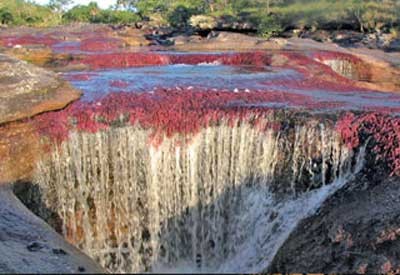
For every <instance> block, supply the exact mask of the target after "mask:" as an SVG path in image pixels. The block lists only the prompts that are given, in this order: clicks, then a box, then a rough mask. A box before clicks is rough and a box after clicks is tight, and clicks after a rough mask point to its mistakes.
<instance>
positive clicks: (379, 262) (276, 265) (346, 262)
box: [269, 177, 400, 274]
mask: <svg viewBox="0 0 400 275" xmlns="http://www.w3.org/2000/svg"><path fill="white" fill-rule="evenodd" d="M399 182H400V181H399V179H398V178H397V179H389V180H388V179H387V180H383V182H382V178H379V181H378V184H372V183H371V181H368V180H367V179H366V178H365V177H363V178H358V179H357V180H355V181H354V182H352V183H350V184H349V187H348V188H345V189H343V190H341V191H339V192H338V193H337V194H336V195H335V196H334V197H332V198H331V199H329V200H328V201H327V202H326V203H325V204H324V205H323V206H322V208H321V210H320V211H319V212H318V213H317V214H316V215H314V216H312V217H309V218H307V219H305V220H304V221H302V222H301V223H300V224H299V226H298V227H297V229H296V230H295V231H293V232H292V234H291V235H290V237H289V239H288V240H287V241H286V242H285V244H284V245H283V246H282V247H281V249H280V250H279V252H278V254H277V256H276V257H275V259H274V261H273V263H272V265H271V267H270V270H269V271H270V272H276V271H279V272H283V273H293V272H296V273H307V272H310V273H313V272H316V273H325V274H333V273H351V274H374V273H385V274H388V273H393V274H397V273H398V272H399V271H400V261H399V251H400V215H399V213H400V200H399V198H400V191H399V188H398V186H399Z"/></svg>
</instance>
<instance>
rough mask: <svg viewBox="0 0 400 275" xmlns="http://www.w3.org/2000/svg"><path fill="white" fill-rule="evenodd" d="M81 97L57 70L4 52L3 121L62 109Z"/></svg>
mask: <svg viewBox="0 0 400 275" xmlns="http://www.w3.org/2000/svg"><path fill="white" fill-rule="evenodd" d="M79 97H80V92H78V91H76V90H75V89H73V88H71V87H70V86H69V85H68V84H67V83H66V82H65V81H62V80H61V79H59V78H58V77H57V75H56V74H55V73H52V72H49V71H46V70H44V69H41V68H37V67H35V66H33V65H31V64H28V63H26V62H23V61H19V60H17V59H15V58H12V57H9V56H6V55H4V54H0V124H2V123H5V122H10V121H15V120H19V119H23V118H26V117H32V116H34V115H36V114H39V113H42V112H45V111H51V110H57V109H61V108H63V107H65V106H66V105H67V104H68V103H70V102H71V101H74V100H76V99H78V98H79Z"/></svg>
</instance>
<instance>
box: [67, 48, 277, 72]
mask: <svg viewBox="0 0 400 275" xmlns="http://www.w3.org/2000/svg"><path fill="white" fill-rule="evenodd" d="M270 60H271V54H270V53H267V52H253V53H234V54H160V53H107V54H93V55H85V56H80V58H77V59H76V60H75V61H74V62H75V63H83V64H85V65H89V66H90V67H91V68H92V69H104V68H128V67H135V66H147V65H153V66H154V65H168V64H191V65H194V64H199V63H214V62H218V63H220V64H224V65H242V66H243V65H252V66H265V65H269V64H270Z"/></svg>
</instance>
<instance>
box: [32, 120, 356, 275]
mask: <svg viewBox="0 0 400 275" xmlns="http://www.w3.org/2000/svg"><path fill="white" fill-rule="evenodd" d="M148 137H149V132H148V131H145V130H142V129H140V128H139V127H126V128H118V129H113V130H110V131H104V132H99V133H96V134H84V133H74V134H72V136H71V138H70V140H69V141H68V142H65V143H63V144H62V146H61V147H60V148H59V150H57V151H55V152H54V154H53V155H52V156H51V158H50V159H48V160H44V161H43V162H42V163H41V165H40V167H39V168H38V172H37V178H36V183H37V184H38V185H39V186H40V187H41V189H42V193H43V195H44V201H45V203H46V205H47V206H48V207H49V208H50V209H52V210H54V211H56V212H57V214H58V215H59V216H60V218H61V220H62V221H63V232H62V233H63V234H64V236H66V238H67V239H68V240H70V241H71V242H73V243H74V244H76V245H77V246H78V247H80V248H81V249H83V250H84V251H85V252H86V253H87V254H88V255H90V256H92V257H93V258H95V259H96V260H97V261H99V262H100V263H101V264H102V265H103V266H104V267H106V268H108V269H109V270H110V271H113V272H144V271H150V272H184V273H187V272H196V273H197V272H245V273H249V272H261V271H263V270H265V269H266V268H267V267H268V265H269V263H270V262H271V260H272V259H273V257H274V255H275V253H276V252H277V250H278V249H279V247H280V246H281V245H282V244H283V242H284V241H285V240H286V239H287V237H288V236H289V234H290V233H291V232H292V230H293V229H294V228H295V226H296V225H297V224H298V223H299V222H300V221H301V220H302V219H303V218H305V217H307V216H309V215H311V214H313V213H314V212H315V211H316V210H318V208H319V207H320V205H321V204H322V203H323V202H324V201H325V200H326V199H327V198H328V197H329V196H331V195H332V194H333V193H334V192H335V191H337V190H338V189H340V188H341V187H342V186H343V185H344V184H345V183H346V182H347V181H348V179H349V178H350V177H351V175H353V174H354V170H355V169H356V168H355V167H351V165H350V163H351V158H352V152H349V151H348V150H347V148H346V147H345V146H343V145H342V144H341V143H340V141H339V138H338V137H337V135H336V133H335V131H334V130H329V129H325V127H323V125H320V124H318V123H315V122H312V121H310V122H309V123H308V124H307V125H298V126H296V128H295V129H293V133H291V134H288V133H281V132H274V131H273V130H269V131H266V132H260V131H258V130H256V129H255V128H254V127H252V126H250V125H249V124H246V123H242V124H240V125H237V126H235V127H229V126H227V125H225V124H222V125H220V126H215V127H210V128H207V129H203V130H202V131H201V132H200V133H199V134H197V135H195V136H193V137H191V140H190V142H187V141H186V140H185V138H186V137H182V136H179V135H178V136H175V137H173V138H171V139H166V140H164V142H163V143H162V144H161V145H160V146H159V147H158V148H155V147H153V146H150V145H148ZM357 163H358V164H359V165H361V161H357ZM328 175H331V176H329V177H328ZM307 190H311V191H307Z"/></svg>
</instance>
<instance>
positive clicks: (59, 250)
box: [52, 248, 68, 255]
mask: <svg viewBox="0 0 400 275" xmlns="http://www.w3.org/2000/svg"><path fill="white" fill-rule="evenodd" d="M52 252H53V254H55V255H68V253H67V252H66V251H65V250H64V249H62V248H54V249H52Z"/></svg>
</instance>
